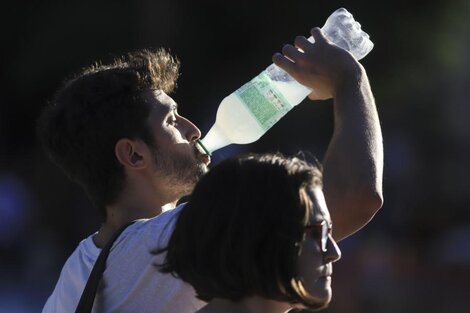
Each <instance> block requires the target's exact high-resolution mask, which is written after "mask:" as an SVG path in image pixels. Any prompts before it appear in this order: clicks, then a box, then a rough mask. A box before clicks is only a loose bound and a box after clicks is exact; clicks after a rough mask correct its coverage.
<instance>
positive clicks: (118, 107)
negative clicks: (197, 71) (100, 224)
mask: <svg viewBox="0 0 470 313" xmlns="http://www.w3.org/2000/svg"><path fill="white" fill-rule="evenodd" d="M178 75H179V61H178V60H177V59H176V58H175V57H173V56H172V55H170V53H169V52H167V51H166V50H165V49H158V50H155V51H151V50H147V49H145V50H140V51H136V52H132V53H128V54H126V55H124V56H121V57H117V58H115V59H114V60H113V62H111V63H110V64H101V63H96V64H94V65H92V66H90V67H88V68H85V69H83V70H82V71H81V72H80V73H79V74H78V75H75V76H74V77H73V78H71V79H69V80H67V81H65V83H64V85H63V87H62V88H60V89H59V90H58V91H57V92H56V94H55V96H54V97H53V99H52V101H50V103H49V104H48V106H47V107H46V108H45V110H44V111H43V113H42V115H41V116H40V118H39V120H38V124H37V133H38V137H39V140H40V142H41V144H42V146H43V147H44V149H45V152H46V153H47V154H48V156H49V157H50V158H51V159H52V160H53V161H54V162H55V163H56V164H57V165H58V166H59V167H60V168H62V170H63V171H64V172H65V173H66V175H67V176H68V177H69V178H70V179H71V180H73V181H75V182H77V183H79V184H80V185H81V186H82V188H83V189H84V190H85V191H86V192H87V194H88V195H89V197H90V198H91V200H92V202H93V203H94V204H95V206H97V207H98V209H99V210H100V211H101V213H102V216H103V218H105V207H106V206H107V205H110V204H113V202H114V201H116V199H117V196H118V195H119V193H120V192H121V191H122V188H123V186H124V182H125V174H124V169H123V168H122V166H121V165H120V163H119V162H118V161H117V159H116V157H115V155H114V147H115V144H116V142H117V141H118V140H119V139H121V138H129V139H141V140H143V141H144V142H145V143H147V144H149V145H152V146H154V138H153V135H152V132H151V131H150V128H149V125H147V122H146V120H147V118H148V116H149V113H150V109H151V108H150V105H149V103H148V102H147V100H146V98H145V97H144V96H143V94H144V92H145V91H149V90H161V91H164V92H165V93H171V92H172V91H173V90H174V89H175V87H176V80H177V78H178Z"/></svg>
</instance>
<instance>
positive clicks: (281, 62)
mask: <svg viewBox="0 0 470 313" xmlns="http://www.w3.org/2000/svg"><path fill="white" fill-rule="evenodd" d="M272 60H273V62H274V64H276V65H277V66H279V67H280V68H282V69H283V70H284V71H286V72H287V73H288V74H291V75H292V73H293V72H294V71H295V70H296V67H297V65H296V64H295V63H294V62H292V61H291V60H289V59H288V58H286V57H285V56H283V55H282V54H281V53H279V52H278V53H275V54H274V55H273V58H272Z"/></svg>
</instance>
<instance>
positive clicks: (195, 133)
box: [179, 116, 201, 142]
mask: <svg viewBox="0 0 470 313" xmlns="http://www.w3.org/2000/svg"><path fill="white" fill-rule="evenodd" d="M179 118H180V119H181V120H180V121H179V124H180V125H181V126H182V127H181V129H180V131H181V133H182V134H183V136H184V138H186V139H187V140H188V141H189V142H192V141H195V140H197V139H199V138H201V131H200V130H199V128H197V126H196V125H194V124H193V123H192V122H191V121H190V120H188V119H187V118H185V117H182V116H180V117H179Z"/></svg>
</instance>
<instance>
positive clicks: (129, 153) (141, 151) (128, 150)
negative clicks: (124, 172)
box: [114, 138, 148, 170]
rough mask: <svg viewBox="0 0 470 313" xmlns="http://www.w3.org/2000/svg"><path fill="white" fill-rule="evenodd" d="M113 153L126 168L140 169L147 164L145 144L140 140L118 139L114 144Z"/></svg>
mask: <svg viewBox="0 0 470 313" xmlns="http://www.w3.org/2000/svg"><path fill="white" fill-rule="evenodd" d="M114 153H115V155H116V158H117V159H118V161H119V163H121V164H122V165H123V166H124V167H126V168H128V169H136V170H137V169H142V168H144V167H146V166H147V163H146V158H145V155H146V154H147V153H148V147H147V145H146V144H145V143H144V142H143V141H141V140H130V139H127V138H122V139H119V140H118V142H116V145H115V146H114Z"/></svg>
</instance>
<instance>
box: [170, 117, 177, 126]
mask: <svg viewBox="0 0 470 313" xmlns="http://www.w3.org/2000/svg"><path fill="white" fill-rule="evenodd" d="M168 124H169V125H172V126H177V125H178V122H176V119H171V120H169V121H168Z"/></svg>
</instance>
